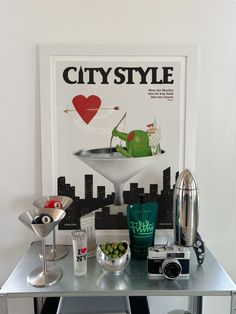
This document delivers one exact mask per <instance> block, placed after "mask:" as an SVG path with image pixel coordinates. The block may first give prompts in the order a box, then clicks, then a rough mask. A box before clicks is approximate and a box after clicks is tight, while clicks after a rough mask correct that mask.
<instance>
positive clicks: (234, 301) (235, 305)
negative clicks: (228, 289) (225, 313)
mask: <svg viewBox="0 0 236 314" xmlns="http://www.w3.org/2000/svg"><path fill="white" fill-rule="evenodd" d="M235 313H236V291H233V292H232V294H231V307H230V314H235Z"/></svg>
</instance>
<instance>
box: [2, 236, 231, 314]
mask: <svg viewBox="0 0 236 314" xmlns="http://www.w3.org/2000/svg"><path fill="white" fill-rule="evenodd" d="M68 248H69V251H70V253H69V255H68V256H66V257H65V258H63V259H61V260H58V261H55V262H49V263H56V264H57V265H58V266H60V267H61V268H62V269H63V276H62V278H61V279H60V281H58V282H57V283H56V284H54V285H52V286H49V287H45V288H35V287H32V286H30V285H29V284H28V283H27V275H28V274H29V273H30V271H31V270H32V269H34V268H35V267H37V266H39V265H40V260H39V257H38V256H39V253H40V250H41V244H40V242H35V243H33V244H32V246H31V247H30V248H29V250H28V252H27V253H26V254H25V256H24V257H23V258H22V260H21V261H20V262H19V264H18V265H17V266H16V268H15V270H14V271H13V272H12V274H11V275H10V277H9V278H8V280H7V281H6V283H5V284H4V286H3V287H2V289H1V290H0V301H1V303H0V309H1V311H0V313H1V314H8V309H7V298H26V297H27V298H28V297H34V298H43V297H76V296H77V297H78V296H144V295H146V296H188V297H189V311H190V312H191V313H192V314H201V313H202V297H203V296H231V312H230V314H233V313H235V310H236V285H235V284H234V283H233V281H232V280H231V279H230V277H229V276H228V275H227V273H226V272H225V271H224V269H223V268H222V267H221V266H220V265H219V263H218V262H217V260H216V259H215V258H214V256H213V255H212V254H211V253H210V252H209V250H207V249H206V258H205V262H204V264H203V266H202V267H199V266H198V264H197V261H196V258H195V255H194V254H192V256H193V257H192V258H191V262H190V278H189V279H176V280H167V279H165V278H149V277H148V274H147V262H146V261H139V260H133V259H131V262H130V264H129V266H128V267H127V269H126V270H125V272H124V273H123V274H121V275H119V276H111V275H106V274H104V273H103V272H102V271H101V268H100V266H99V265H98V263H97V261H96V258H95V257H93V258H89V259H88V273H87V274H86V275H85V276H83V277H76V276H75V275H74V272H73V257H72V248H71V246H68Z"/></svg>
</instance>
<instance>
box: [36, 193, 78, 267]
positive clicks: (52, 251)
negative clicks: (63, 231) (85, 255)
mask: <svg viewBox="0 0 236 314" xmlns="http://www.w3.org/2000/svg"><path fill="white" fill-rule="evenodd" d="M72 202H73V200H72V198H70V197H68V196H60V195H50V196H44V197H41V198H39V199H37V200H35V201H34V202H33V205H34V206H36V207H37V208H45V207H47V208H48V209H49V210H53V209H54V208H60V209H62V210H66V209H67V208H68V207H69V206H70V205H71V203H72ZM68 253H69V251H68V249H67V247H66V246H65V245H56V230H55V228H54V229H53V239H52V246H50V247H46V258H47V260H48V261H55V260H59V259H61V258H63V257H65V256H66V255H68Z"/></svg>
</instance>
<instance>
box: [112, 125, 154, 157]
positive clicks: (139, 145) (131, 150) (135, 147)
mask: <svg viewBox="0 0 236 314" xmlns="http://www.w3.org/2000/svg"><path fill="white" fill-rule="evenodd" d="M112 135H113V136H115V137H118V138H120V139H121V140H123V141H125V142H126V148H124V147H122V146H120V145H116V151H117V152H119V153H121V154H122V155H124V156H125V157H144V156H151V155H152V151H151V148H150V146H149V136H148V133H147V132H145V131H142V130H133V131H131V132H129V133H123V132H120V131H118V130H117V129H116V128H114V129H113V131H112Z"/></svg>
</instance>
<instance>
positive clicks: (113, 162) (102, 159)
mask: <svg viewBox="0 0 236 314" xmlns="http://www.w3.org/2000/svg"><path fill="white" fill-rule="evenodd" d="M163 153H164V151H162V154H163ZM162 154H161V155H162ZM161 155H154V156H145V157H134V158H127V157H125V156H123V155H121V154H120V153H117V152H116V151H115V148H112V149H111V148H98V149H90V150H79V151H78V152H77V153H75V156H77V157H78V158H79V159H80V160H81V161H83V162H84V163H85V164H87V165H88V166H90V167H91V168H92V169H94V170H95V171H97V172H98V173H99V174H101V175H102V176H103V177H105V178H106V179H107V180H109V181H110V182H112V183H113V184H114V190H115V199H114V205H113V206H121V207H122V206H124V198H123V189H124V184H125V182H126V181H128V180H129V179H131V178H132V177H133V176H134V175H136V174H138V173H139V172H140V171H142V170H143V169H144V168H145V167H147V166H149V165H150V164H151V163H153V162H154V161H156V160H157V158H160V156H161Z"/></svg>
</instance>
